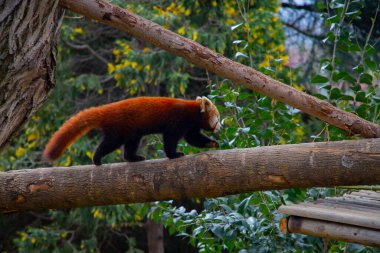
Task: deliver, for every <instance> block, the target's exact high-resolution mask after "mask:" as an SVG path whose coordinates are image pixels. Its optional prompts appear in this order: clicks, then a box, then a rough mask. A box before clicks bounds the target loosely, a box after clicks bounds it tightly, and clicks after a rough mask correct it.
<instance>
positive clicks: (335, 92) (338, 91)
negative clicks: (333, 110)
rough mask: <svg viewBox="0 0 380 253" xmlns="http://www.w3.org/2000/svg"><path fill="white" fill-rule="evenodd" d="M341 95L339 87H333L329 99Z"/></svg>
mask: <svg viewBox="0 0 380 253" xmlns="http://www.w3.org/2000/svg"><path fill="white" fill-rule="evenodd" d="M341 96H342V93H341V91H340V89H338V88H334V89H332V90H331V92H330V99H339V98H340V97H341Z"/></svg>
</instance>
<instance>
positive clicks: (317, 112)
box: [60, 0, 380, 138]
mask: <svg viewBox="0 0 380 253" xmlns="http://www.w3.org/2000/svg"><path fill="white" fill-rule="evenodd" d="M60 5H61V6H62V7H64V8H66V9H69V10H71V11H74V12H76V13H79V14H81V15H83V16H85V17H89V18H92V19H94V20H97V21H99V22H102V23H105V24H107V25H110V26H113V27H115V28H117V29H120V30H122V31H124V32H127V33H129V34H131V35H132V36H134V37H136V38H137V39H140V40H142V41H145V42H149V43H151V44H153V45H155V46H157V47H160V48H162V49H164V50H167V51H168V52H171V53H173V54H175V55H178V56H181V57H183V58H185V59H186V60H188V61H189V62H191V63H193V64H195V65H197V66H199V67H201V68H204V69H207V70H208V71H210V72H213V73H215V74H217V75H219V76H222V77H224V78H227V79H230V80H231V81H233V82H235V83H239V84H242V85H244V86H245V87H247V88H249V89H252V90H255V91H257V92H260V93H262V94H264V95H266V96H270V97H273V98H275V99H277V100H279V101H281V102H283V103H286V104H288V105H291V106H293V107H295V108H298V109H300V110H302V111H304V112H306V113H308V114H310V115H312V116H314V117H316V118H319V119H321V120H323V121H325V122H327V123H329V124H331V125H333V126H336V127H338V128H341V129H343V130H345V131H347V132H348V133H349V134H351V135H360V136H363V137H369V138H374V137H380V126H378V125H376V124H374V123H371V122H369V121H366V120H364V119H362V118H360V117H358V116H356V115H354V114H352V113H348V112H345V111H343V110H341V109H338V108H336V107H334V106H332V105H331V104H329V103H327V102H325V101H322V100H320V99H318V98H315V97H313V96H310V95H308V94H306V93H304V92H301V91H298V90H296V89H294V88H293V87H290V86H287V85H285V84H283V83H281V82H279V81H276V80H274V79H272V78H270V77H268V76H266V75H264V74H262V73H260V72H259V71H256V70H254V69H253V68H250V67H248V66H245V65H242V64H240V63H238V62H234V61H232V60H230V59H228V58H226V57H223V56H222V55H220V54H217V53H215V52H214V51H212V50H210V49H208V48H206V47H204V46H202V45H200V44H198V43H196V42H194V41H192V40H189V39H187V38H184V37H182V36H180V35H178V34H176V33H174V32H171V31H169V30H167V29H165V28H163V27H161V26H159V25H158V24H156V23H153V22H151V21H149V20H146V19H144V18H142V17H140V16H138V15H136V14H134V13H131V12H129V11H128V10H125V9H122V8H120V7H117V6H115V5H112V4H110V3H108V2H105V1H103V0H61V1H60Z"/></svg>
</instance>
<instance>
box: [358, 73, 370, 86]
mask: <svg viewBox="0 0 380 253" xmlns="http://www.w3.org/2000/svg"><path fill="white" fill-rule="evenodd" d="M360 82H361V83H366V84H372V76H371V75H370V74H367V73H365V74H362V75H360Z"/></svg>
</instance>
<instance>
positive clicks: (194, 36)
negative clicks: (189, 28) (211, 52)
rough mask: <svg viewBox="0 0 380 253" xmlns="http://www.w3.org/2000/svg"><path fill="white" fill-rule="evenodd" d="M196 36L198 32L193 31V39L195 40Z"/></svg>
mask: <svg viewBox="0 0 380 253" xmlns="http://www.w3.org/2000/svg"><path fill="white" fill-rule="evenodd" d="M197 38H198V32H197V31H195V32H194V33H193V40H194V41H196V40H197Z"/></svg>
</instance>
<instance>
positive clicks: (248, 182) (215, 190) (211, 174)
mask: <svg viewBox="0 0 380 253" xmlns="http://www.w3.org/2000/svg"><path fill="white" fill-rule="evenodd" d="M289 154H291V157H292V159H289ZM360 184H365V185H370V184H380V139H365V140H356V141H340V142H327V143H326V142H320V143H307V144H295V145H280V146H268V147H259V148H251V149H234V150H219V151H213V152H206V153H200V154H197V155H191V156H185V157H183V158H179V159H173V160H168V159H157V160H151V161H145V162H139V163H115V164H107V165H103V166H98V167H95V166H93V165H86V166H73V167H69V168H65V167H60V168H40V169H27V170H16V171H9V172H1V173H0V212H11V211H25V210H35V209H50V208H72V207H79V206H95V205H110V204H121V203H135V202H146V201H155V200H165V199H183V198H192V197H218V196H224V195H228V194H236V193H244V192H252V191H257V190H270V189H285V188H293V187H318V186H320V187H327V186H338V185H360Z"/></svg>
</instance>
